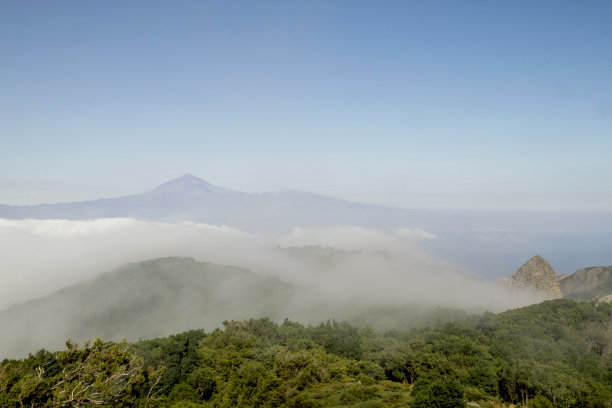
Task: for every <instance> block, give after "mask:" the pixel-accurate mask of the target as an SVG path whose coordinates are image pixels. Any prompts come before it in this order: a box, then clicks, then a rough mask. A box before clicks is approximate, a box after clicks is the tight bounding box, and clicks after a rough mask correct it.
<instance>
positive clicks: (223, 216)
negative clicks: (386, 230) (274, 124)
mask: <svg viewBox="0 0 612 408" xmlns="http://www.w3.org/2000/svg"><path fill="white" fill-rule="evenodd" d="M411 216H412V213H411V212H410V211H408V210H400V209H393V208H388V207H382V206H377V205H369V204H360V203H353V202H349V201H345V200H340V199H335V198H329V197H325V196H321V195H317V194H312V193H306V192H300V191H292V190H285V191H279V192H273V193H243V192H239V191H234V190H230V189H225V188H222V187H217V186H214V185H212V184H210V183H208V182H206V181H204V180H202V179H200V178H198V177H196V176H193V175H190V174H185V175H183V176H181V177H179V178H177V179H174V180H171V181H168V182H166V183H164V184H161V185H159V186H158V187H156V188H155V189H153V190H151V191H149V192H146V193H142V194H136V195H131V196H125V197H118V198H106V199H100V200H94V201H84V202H77V203H57V204H39V205H25V206H1V207H0V218H9V219H23V218H38V219H47V218H62V219H69V220H78V219H91V218H107V217H132V218H136V219H143V220H159V221H186V220H187V221H193V222H203V223H208V224H215V225H221V224H223V225H230V226H233V227H236V228H240V229H243V230H246V231H253V232H269V231H286V230H290V229H291V228H292V227H294V226H327V225H349V224H350V225H364V224H367V225H370V226H374V225H377V226H387V227H389V226H392V225H394V224H395V223H396V222H397V221H396V220H398V219H406V218H411Z"/></svg>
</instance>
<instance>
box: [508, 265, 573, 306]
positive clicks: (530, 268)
mask: <svg viewBox="0 0 612 408" xmlns="http://www.w3.org/2000/svg"><path fill="white" fill-rule="evenodd" d="M508 286H509V287H510V288H511V289H522V290H528V291H533V292H538V293H542V294H543V295H544V296H546V298H548V299H557V298H561V297H563V295H562V294H561V288H560V287H559V281H558V279H557V274H556V273H555V271H553V268H552V267H551V266H550V264H549V263H548V262H547V261H546V260H545V259H544V258H542V257H541V256H540V255H536V256H534V257H532V258H530V259H529V260H528V261H527V262H525V263H524V264H523V266H521V267H520V268H519V269H518V270H517V271H516V272H514V275H512V278H511V279H510V282H509V285H508Z"/></svg>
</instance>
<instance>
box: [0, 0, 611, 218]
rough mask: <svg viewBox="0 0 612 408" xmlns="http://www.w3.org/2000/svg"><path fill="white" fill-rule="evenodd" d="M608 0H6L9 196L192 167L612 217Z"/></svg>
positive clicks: (79, 194)
mask: <svg viewBox="0 0 612 408" xmlns="http://www.w3.org/2000/svg"><path fill="white" fill-rule="evenodd" d="M611 21H612V2H610V1H608V0H604V1H595V0H591V1H559V0H555V1H516V0H512V1H484V0H482V1H467V0H466V1H442V2H440V1H419V2H416V1H398V2H394V1H381V2H379V1H367V2H358V1H304V2H293V1H245V2H235V1H219V2H215V1H146V2H144V1H143V2H138V1H130V2H124V1H52V2H51V1H28V2H23V1H3V2H1V3H0V59H1V63H0V203H8V204H24V203H37V202H43V201H47V202H49V201H71V200H80V199H85V198H98V197H101V196H112V195H122V194H126V193H136V192H141V191H144V190H148V189H150V188H153V187H154V186H155V185H157V184H160V183H162V182H164V181H166V180H168V179H171V178H174V177H177V176H179V175H181V174H183V173H186V172H189V173H193V174H196V175H198V176H200V177H202V178H204V179H206V180H208V181H210V182H211V183H213V184H217V185H221V186H224V187H229V188H234V189H238V190H243V191H271V190H276V189H280V188H294V189H301V190H307V191H314V192H318V193H322V194H327V195H332V196H336V197H340V198H347V199H351V200H358V201H365V202H372V203H380V204H389V205H394V206H399V207H407V208H527V209H535V208H537V209H570V210H610V209H612V160H611V158H610V154H611V152H612V24H611Z"/></svg>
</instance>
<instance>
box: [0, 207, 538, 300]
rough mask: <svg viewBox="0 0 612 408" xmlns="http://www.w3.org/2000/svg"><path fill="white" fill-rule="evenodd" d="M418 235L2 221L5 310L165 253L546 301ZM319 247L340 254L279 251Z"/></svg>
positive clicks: (405, 288) (302, 278)
mask: <svg viewBox="0 0 612 408" xmlns="http://www.w3.org/2000/svg"><path fill="white" fill-rule="evenodd" d="M419 239H433V236H432V234H429V233H427V232H426V231H422V230H414V231H412V230H409V229H404V230H402V231H400V232H399V233H395V234H389V233H385V232H382V231H379V230H375V229H367V228H363V227H354V226H336V227H325V228H299V227H296V228H294V229H293V230H292V232H291V233H289V234H287V235H282V236H264V235H261V234H251V233H247V232H244V231H240V230H237V229H235V228H229V227H226V226H212V225H207V224H199V223H193V222H181V223H162V222H146V221H138V220H135V219H131V218H105V219H95V220H86V221H72V220H0V246H1V247H2V248H3V256H2V257H0V274H1V275H0V279H1V281H2V285H1V286H0V309H5V308H7V307H8V306H10V305H12V304H15V303H20V302H24V301H26V300H29V299H33V298H36V297H40V296H44V295H47V294H49V293H52V292H54V291H57V290H59V289H61V288H63V287H65V286H68V285H71V284H75V283H77V282H79V281H82V280H85V279H89V278H92V277H94V276H96V275H98V274H100V273H102V272H106V271H109V270H112V269H115V268H117V267H119V266H121V265H123V264H125V263H128V262H138V261H143V260H147V259H152V258H158V257H167V256H182V257H193V258H195V259H196V260H198V261H206V262H210V263H215V264H220V265H235V266H239V267H243V268H246V269H249V270H251V271H253V272H255V273H256V274H259V275H261V276H266V277H272V276H276V277H278V278H279V279H281V280H284V281H287V282H291V283H294V284H296V285H300V286H308V287H310V288H315V289H316V290H317V291H319V292H320V293H322V294H324V295H326V296H329V297H332V298H336V299H343V300H349V299H353V298H358V299H361V300H367V301H371V302H379V303H392V304H405V303H423V304H430V305H440V306H447V307H457V308H465V309H470V310H481V311H483V310H491V311H501V310H504V309H507V308H510V307H516V306H519V305H524V304H527V303H533V302H535V301H537V300H540V299H534V298H533V297H529V296H522V295H519V294H516V293H514V294H509V293H508V292H507V291H506V290H505V289H503V288H500V287H498V286H497V285H495V284H493V283H490V282H486V281H483V280H481V279H478V278H477V277H475V276H473V275H470V274H469V271H461V272H460V271H457V270H456V269H455V268H454V266H453V265H452V264H449V263H448V262H443V261H442V260H439V259H436V258H434V257H432V256H430V255H428V254H426V253H424V252H423V251H422V250H420V249H418V246H417V245H416V242H415V241H416V240H419ZM317 246H320V247H321V248H327V247H329V248H334V249H336V250H337V253H338V254H339V255H340V256H339V257H338V259H337V260H336V261H335V262H331V263H326V264H322V263H317V262H312V260H309V259H304V257H295V256H290V255H289V254H287V253H286V251H283V250H282V249H281V248H290V247H317ZM342 254H345V255H346V256H342ZM511 273H512V271H508V274H511Z"/></svg>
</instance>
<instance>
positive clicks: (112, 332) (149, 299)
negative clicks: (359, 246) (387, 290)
mask: <svg viewBox="0 0 612 408" xmlns="http://www.w3.org/2000/svg"><path fill="white" fill-rule="evenodd" d="M465 314H466V313H464V312H461V311H458V310H450V309H445V308H438V307H435V308H434V307H424V306H420V305H409V306H406V305H404V306H401V307H400V306H394V305H387V306H380V305H379V306H376V305H373V304H370V303H368V302H366V301H364V300H363V299H354V300H345V301H340V300H338V299H335V298H334V297H333V296H329V295H323V294H321V293H319V292H318V291H315V290H314V289H312V288H308V287H303V286H296V285H293V284H291V283H288V282H285V281H281V280H279V279H277V278H270V277H262V276H260V275H257V274H255V273H252V272H250V271H249V270H246V269H242V268H237V267H232V266H222V265H216V264H211V263H207V262H196V261H195V260H194V259H192V258H179V257H172V258H159V259H153V260H150V261H144V262H139V263H134V264H128V265H125V266H124V267H121V268H119V269H117V270H114V271H111V272H107V273H104V274H101V275H99V276H98V277H96V278H94V279H91V280H87V281H83V282H81V283H79V284H76V285H72V286H68V287H66V288H64V289H62V290H60V291H58V292H55V293H53V294H51V295H49V296H45V297H43V298H40V299H36V300H32V301H29V302H26V303H23V304H18V305H15V306H13V307H10V308H9V309H7V310H5V311H2V312H0V329H1V330H0V331H2V332H3V333H10V335H2V336H0V359H2V358H6V357H10V358H15V357H23V356H26V355H27V353H29V352H32V351H34V350H38V349H40V348H46V349H48V350H58V349H60V348H61V347H63V345H64V342H65V340H66V339H67V338H70V339H72V340H74V341H76V342H82V341H84V340H86V339H91V338H96V337H102V338H104V339H107V340H114V341H118V340H121V339H124V338H126V339H128V340H130V341H136V340H139V339H150V338H155V337H162V336H168V335H170V334H172V333H178V332H182V331H185V330H190V329H196V328H203V329H206V330H212V329H215V328H217V327H221V326H222V322H223V321H224V320H232V319H236V320H241V319H249V318H259V317H268V318H270V319H272V320H273V321H283V320H284V319H285V318H289V319H293V320H298V321H301V322H304V323H317V322H319V321H324V320H327V319H331V318H336V319H339V320H350V321H352V322H354V323H357V324H359V325H362V326H363V325H372V326H374V327H375V328H378V329H386V328H392V327H398V328H412V327H423V326H425V325H428V324H430V323H431V322H443V321H447V320H449V319H452V318H455V317H458V316H463V315H465Z"/></svg>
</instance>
